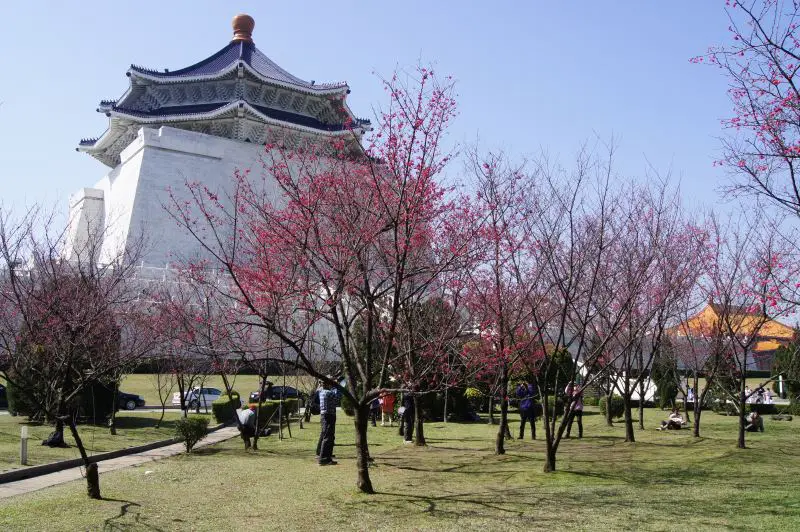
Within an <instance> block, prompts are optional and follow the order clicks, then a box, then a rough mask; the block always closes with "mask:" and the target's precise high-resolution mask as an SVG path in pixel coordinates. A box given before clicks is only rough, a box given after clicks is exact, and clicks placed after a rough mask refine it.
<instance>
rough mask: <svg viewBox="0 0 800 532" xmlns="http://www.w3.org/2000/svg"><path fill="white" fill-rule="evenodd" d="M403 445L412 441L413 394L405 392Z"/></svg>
mask: <svg viewBox="0 0 800 532" xmlns="http://www.w3.org/2000/svg"><path fill="white" fill-rule="evenodd" d="M402 423H403V429H404V430H403V443H412V442H413V441H414V394H413V393H412V392H410V391H409V392H406V393H404V394H403V420H402Z"/></svg>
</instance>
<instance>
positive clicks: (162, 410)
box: [156, 403, 167, 428]
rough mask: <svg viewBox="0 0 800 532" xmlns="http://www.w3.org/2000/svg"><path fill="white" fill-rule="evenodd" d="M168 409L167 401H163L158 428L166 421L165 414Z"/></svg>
mask: <svg viewBox="0 0 800 532" xmlns="http://www.w3.org/2000/svg"><path fill="white" fill-rule="evenodd" d="M166 411H167V405H166V403H161V417H160V418H158V422H157V423H156V428H160V427H161V423H163V422H164V414H165V413H166Z"/></svg>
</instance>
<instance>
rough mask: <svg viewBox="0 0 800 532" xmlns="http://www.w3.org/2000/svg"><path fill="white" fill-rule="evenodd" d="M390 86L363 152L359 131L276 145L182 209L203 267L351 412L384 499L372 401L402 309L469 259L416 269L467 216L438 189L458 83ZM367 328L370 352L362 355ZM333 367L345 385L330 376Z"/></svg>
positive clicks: (420, 73) (191, 188) (362, 456)
mask: <svg viewBox="0 0 800 532" xmlns="http://www.w3.org/2000/svg"><path fill="white" fill-rule="evenodd" d="M383 83H384V87H385V89H386V91H387V93H388V96H389V104H388V106H387V108H385V109H383V110H381V111H380V112H379V115H378V119H377V124H376V127H375V131H374V132H373V134H372V135H371V138H370V141H369V142H368V143H367V144H366V145H365V146H362V145H361V143H360V142H359V138H358V136H357V135H356V134H355V132H352V133H351V134H349V135H345V136H342V137H336V138H335V139H334V140H333V141H329V140H327V139H319V138H312V139H309V138H306V139H304V138H298V137H296V136H293V135H290V134H289V133H286V134H285V135H284V136H280V135H279V134H278V135H279V136H278V137H276V138H275V140H274V142H270V143H269V144H268V145H267V146H266V148H265V151H264V155H263V168H262V171H261V172H239V173H237V175H236V176H234V179H233V180H232V183H231V187H230V189H229V190H228V191H227V192H224V191H212V190H208V189H206V188H204V187H203V186H202V185H199V184H193V183H189V184H188V186H187V189H186V190H185V191H182V192H178V191H173V196H172V198H173V201H172V205H171V208H170V209H171V210H170V212H171V213H172V215H173V216H174V218H175V219H176V221H177V222H178V223H179V224H180V225H181V226H182V227H183V228H184V229H186V230H187V231H189V232H190V233H191V234H192V235H193V236H194V237H195V238H196V239H197V241H198V242H199V243H200V245H201V246H202V247H203V248H204V249H205V251H206V252H207V254H208V256H209V257H210V259H209V262H208V263H207V264H202V265H200V264H197V265H195V269H196V270H197V271H199V270H200V269H215V270H217V271H221V272H223V273H224V274H225V275H226V276H228V277H229V279H230V283H226V285H225V286H226V288H225V292H226V296H228V297H230V298H231V299H232V300H234V301H235V302H236V304H237V305H239V306H241V307H242V308H244V309H246V311H247V313H248V315H249V318H248V322H249V323H251V324H252V325H253V326H254V327H257V328H259V329H261V330H263V331H265V332H266V333H268V334H269V335H271V337H273V338H274V339H275V340H276V341H277V342H279V343H280V344H281V346H282V351H284V352H286V353H290V354H287V355H286V356H285V357H278V359H277V361H279V362H280V363H287V364H291V365H292V366H293V367H295V368H299V369H301V370H303V371H305V372H307V373H308V374H309V375H311V376H313V377H316V378H318V379H320V380H322V381H324V382H327V383H329V384H330V385H332V386H334V387H335V388H337V389H338V390H339V391H340V392H341V393H342V394H343V396H344V397H345V398H347V399H348V400H349V401H350V402H352V404H353V405H354V407H355V416H354V424H355V429H356V454H357V460H356V462H357V471H358V480H357V486H358V488H359V489H360V490H361V491H363V492H366V493H372V492H373V491H374V490H373V487H372V482H371V480H370V476H369V470H368V466H369V461H370V457H369V446H368V441H367V430H366V429H367V419H368V412H369V403H370V401H372V399H374V398H375V397H377V396H378V395H379V393H380V391H381V388H382V387H385V385H386V382H387V379H386V377H387V375H386V373H387V363H388V359H389V358H390V356H391V354H392V347H393V345H394V344H395V343H396V338H397V331H398V322H399V320H400V318H401V314H402V308H403V306H404V304H405V302H406V300H407V298H408V297H410V296H412V295H413V294H414V293H415V292H416V291H423V290H425V289H426V288H427V287H428V286H429V285H430V284H431V283H433V282H435V281H436V279H437V278H438V276H439V275H440V273H441V272H442V271H445V270H446V269H447V268H448V267H449V266H448V262H447V261H448V259H447V257H448V256H450V257H452V256H455V255H458V250H450V251H451V252H450V253H448V255H447V256H445V257H436V260H434V261H419V260H416V259H417V257H418V256H420V255H423V254H424V255H429V254H430V252H431V248H435V246H434V245H433V242H435V241H436V239H437V238H438V237H439V235H441V234H443V233H447V232H448V231H449V230H450V224H451V220H453V219H457V218H458V214H457V212H456V205H457V204H456V203H454V202H453V201H452V199H449V198H448V190H447V189H446V188H445V187H443V186H442V185H441V183H440V180H441V178H440V174H441V172H442V170H443V168H444V167H445V165H446V164H447V162H448V161H449V159H450V155H449V153H448V152H447V151H446V150H445V149H444V139H443V136H444V135H445V133H446V130H447V126H448V124H449V123H450V122H451V120H452V118H453V117H454V115H455V101H454V99H453V82H452V80H450V79H449V78H442V77H438V76H436V75H435V74H434V73H433V71H432V70H431V69H429V68H425V67H419V68H417V69H416V70H414V71H413V72H409V73H398V74H396V75H394V76H392V77H391V78H389V79H387V80H384V82H383ZM420 265H422V266H420ZM412 280H413V286H414V287H415V290H414V291H408V290H406V288H407V287H409V286H411V284H412V283H411V281H412ZM356 324H360V326H363V328H364V349H358V350H357V349H354V347H353V342H352V339H353V333H354V327H355V326H356ZM311 353H315V357H320V358H311V356H310V354H311ZM320 355H321V356H320ZM332 363H333V364H336V365H339V366H340V367H341V376H342V377H343V378H344V384H342V383H341V382H340V381H339V380H338V379H337V378H335V377H336V375H328V374H327V373H326V370H327V369H328V368H329V367H330V366H331V364H332ZM332 377H333V378H332Z"/></svg>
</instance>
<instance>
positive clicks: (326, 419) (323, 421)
mask: <svg viewBox="0 0 800 532" xmlns="http://www.w3.org/2000/svg"><path fill="white" fill-rule="evenodd" d="M338 404H339V391H338V390H334V389H331V385H330V384H329V383H328V381H324V382H323V383H322V386H321V388H320V390H319V419H320V431H319V442H317V456H318V457H319V465H321V466H324V465H336V462H335V461H334V460H333V446H334V444H335V439H336V406H337V405H338Z"/></svg>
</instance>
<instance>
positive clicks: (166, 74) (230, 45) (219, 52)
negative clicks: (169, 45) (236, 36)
mask: <svg viewBox="0 0 800 532" xmlns="http://www.w3.org/2000/svg"><path fill="white" fill-rule="evenodd" d="M242 44H243V43H242V42H239V41H232V42H230V43H228V44H226V45H225V46H224V47H223V48H221V49H220V50H217V51H216V52H214V53H213V54H211V55H210V56H208V57H206V58H205V59H202V60H200V61H197V62H196V63H194V64H192V65H189V66H187V67H183V68H179V69H177V70H174V71H172V72H170V71H169V69H166V68H165V69H164V70H156V69H153V68H147V67H144V66H141V65H136V64H131V70H135V71H137V72H140V73H142V74H152V75H157V76H164V77H173V76H180V75H181V74H182V73H183V72H187V71H191V70H193V69H196V68H199V67H201V66H204V65H206V64H208V63H211V62H212V61H214V60H215V59H217V58H219V57H220V56H222V55H224V54H225V53H226V52H228V51H229V50H230V49H232V48H234V47H236V46H241V45H242ZM241 53H242V51H241V50H240V52H239V57H241Z"/></svg>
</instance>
